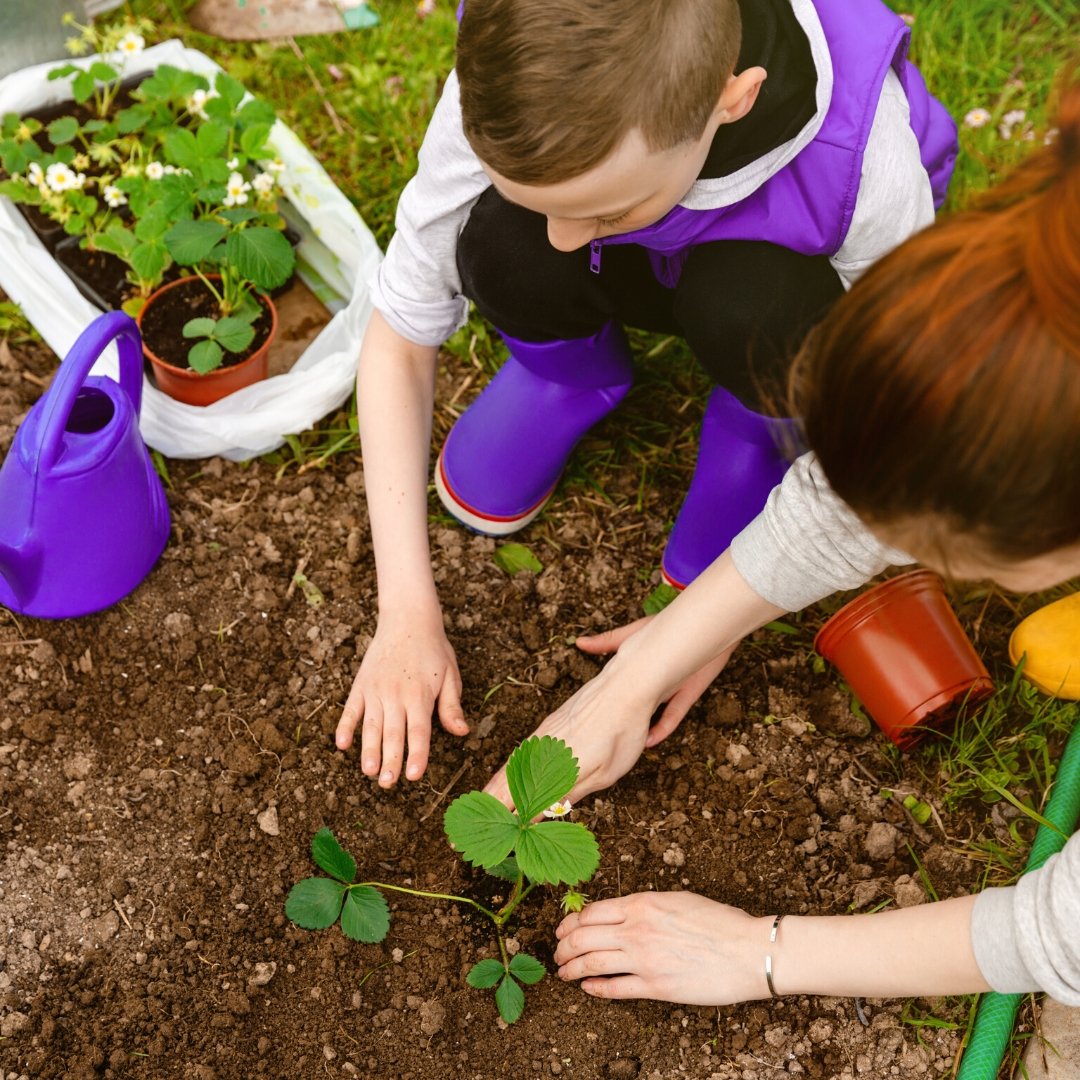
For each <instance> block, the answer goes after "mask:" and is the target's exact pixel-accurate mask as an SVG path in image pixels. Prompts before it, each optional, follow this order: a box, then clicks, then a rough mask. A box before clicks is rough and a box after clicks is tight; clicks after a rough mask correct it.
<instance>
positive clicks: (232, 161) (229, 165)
mask: <svg viewBox="0 0 1080 1080" xmlns="http://www.w3.org/2000/svg"><path fill="white" fill-rule="evenodd" d="M225 168H226V169H232V171H233V172H236V170H237V169H239V168H240V159H239V158H229V160H228V161H226V162H225Z"/></svg>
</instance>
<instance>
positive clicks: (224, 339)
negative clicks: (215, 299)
mask: <svg viewBox="0 0 1080 1080" xmlns="http://www.w3.org/2000/svg"><path fill="white" fill-rule="evenodd" d="M254 337H255V329H254V327H253V326H252V325H251V323H250V321H248V320H247V319H238V318H235V317H234V316H227V317H226V318H224V319H219V320H218V324H217V329H216V330H215V331H214V338H215V339H216V340H217V341H219V342H220V343H221V344H222V345H223V346H224V347H225V348H226V349H228V350H229V352H234V353H238V352H243V351H244V350H245V349H246V348H247V347H248V346H249V345H250V344H251V342H252V339H253V338H254ZM323 869H324V870H325V869H326V867H325V866H324V867H323ZM349 880H350V881H351V880H352V879H351V878H350V879H349Z"/></svg>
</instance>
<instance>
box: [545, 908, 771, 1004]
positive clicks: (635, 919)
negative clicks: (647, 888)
mask: <svg viewBox="0 0 1080 1080" xmlns="http://www.w3.org/2000/svg"><path fill="white" fill-rule="evenodd" d="M771 923H772V920H771V919H770V918H764V919H757V918H754V917H753V916H751V915H748V914H747V913H746V912H745V911H740V910H739V909H738V908H734V907H729V906H728V905H727V904H718V903H717V902H716V901H714V900H707V899H706V898H705V897H704V896H697V895H696V894H695V893H688V892H670V893H634V894H633V895H631V896H620V897H618V898H617V899H613V900H599V901H597V902H596V903H595V904H589V905H588V906H587V907H586V908H585V909H584V910H583V911H581V912H580V913H576V914H573V915H567V917H566V918H565V919H563V921H562V922H561V923H560V924H559V926H558V927H557V929H556V931H555V936H556V937H557V938H558V939H559V945H558V948H556V950H555V962H556V963H557V964H558V965H559V978H561V979H566V980H572V979H581V980H582V983H581V989H582V990H584V991H585V993H587V994H591V995H592V996H593V997H603V998H619V999H625V998H653V999H655V1000H657V1001H677V1002H681V1003H683V1004H685V1005H733V1004H735V1003H736V1002H739V1001H752V1000H755V999H757V998H767V997H769V988H768V984H767V983H766V981H765V954H766V953H767V952H768V951H769V944H768V941H769V930H770V927H771Z"/></svg>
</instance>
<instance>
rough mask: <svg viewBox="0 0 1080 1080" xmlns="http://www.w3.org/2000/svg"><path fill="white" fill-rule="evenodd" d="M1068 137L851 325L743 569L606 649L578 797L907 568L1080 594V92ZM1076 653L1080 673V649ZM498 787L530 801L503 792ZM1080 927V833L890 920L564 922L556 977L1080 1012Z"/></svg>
mask: <svg viewBox="0 0 1080 1080" xmlns="http://www.w3.org/2000/svg"><path fill="white" fill-rule="evenodd" d="M1058 127H1059V134H1058V137H1057V139H1056V141H1055V142H1054V143H1053V144H1052V145H1050V146H1047V147H1044V148H1042V149H1041V150H1039V151H1038V152H1036V153H1035V154H1034V155H1032V157H1031V158H1030V159H1029V160H1028V161H1027V162H1026V163H1025V164H1024V165H1023V166H1021V167H1020V168H1019V169H1018V170H1017V171H1016V172H1015V173H1014V174H1013V175H1012V177H1011V178H1010V179H1009V180H1007V181H1006V182H1005V183H1003V184H1002V185H1001V186H1000V187H998V188H997V189H996V190H995V191H994V192H993V193H992V194H991V195H990V196H989V197H988V198H986V199H985V201H984V202H983V203H982V204H980V205H979V206H978V207H977V208H976V209H974V210H971V211H968V212H965V213H962V214H957V215H954V216H952V217H949V218H947V219H944V220H942V221H940V222H939V223H938V224H936V225H934V226H932V227H931V228H929V229H927V230H926V231H924V232H922V233H920V234H919V235H917V236H915V237H914V238H913V239H911V240H909V241H908V242H907V243H905V244H904V245H903V246H902V247H901V248H899V249H897V250H896V251H894V252H893V253H892V254H891V255H889V256H887V257H886V258H885V259H884V260H882V261H881V262H880V263H879V264H877V265H876V266H875V267H874V268H872V269H871V270H870V271H869V272H868V273H867V274H866V275H865V277H864V278H863V279H862V280H861V281H860V282H858V283H857V284H856V286H855V287H854V288H853V289H852V291H851V292H850V293H849V294H848V295H847V296H846V297H845V298H844V299H843V300H842V301H841V302H840V303H839V305H838V306H837V307H836V308H835V309H834V311H833V313H832V314H831V315H830V316H829V317H828V318H827V320H826V322H825V323H824V324H823V325H822V327H821V328H820V330H819V332H818V333H817V334H816V335H815V336H814V338H813V340H812V341H811V342H809V343H808V345H807V347H806V348H805V349H804V352H803V356H802V363H801V365H800V370H801V376H800V378H799V379H798V405H799V408H800V410H801V415H802V416H803V417H804V418H805V429H806V437H807V441H808V445H809V446H810V447H812V449H813V451H814V452H813V453H811V454H808V455H806V456H804V457H802V458H800V459H799V460H798V461H797V462H796V463H795V464H794V465H793V466H792V468H791V469H790V470H789V472H788V474H787V477H786V478H785V480H784V482H783V483H782V484H781V485H780V487H778V488H777V489H776V490H775V491H774V492H773V494H772V496H771V497H770V500H769V504H768V506H767V507H766V509H765V511H764V512H763V513H762V515H761V516H760V517H759V518H757V519H756V520H755V521H754V522H753V523H752V524H751V525H750V526H748V527H747V529H745V530H744V531H743V532H742V533H740V534H739V536H738V537H736V539H735V541H734V542H733V543H732V546H731V548H730V550H729V551H728V552H726V553H725V554H724V555H723V556H721V558H720V559H718V560H717V561H716V562H715V563H714V564H713V565H712V566H711V567H710V568H709V569H708V570H707V571H706V572H705V573H704V574H703V575H702V576H701V577H700V578H699V579H698V580H697V581H695V582H694V584H693V585H691V586H690V588H688V589H687V590H686V592H685V593H683V594H682V595H681V596H680V597H679V598H678V599H677V600H676V601H675V602H674V603H673V604H671V605H670V606H669V607H668V608H667V609H666V610H665V611H664V612H662V613H661V614H660V615H659V616H657V617H656V618H655V619H653V620H652V621H651V622H648V623H647V625H645V623H644V621H643V622H642V623H637V624H634V625H633V626H631V627H627V628H624V629H622V630H619V631H615V632H613V633H611V634H609V635H602V636H601V637H599V638H592V639H583V640H582V642H581V644H582V647H583V648H585V649H586V650H587V651H591V652H596V653H599V652H610V651H613V650H615V649H618V654H617V655H616V656H615V657H614V658H613V659H612V660H611V662H610V663H609V664H608V665H607V666H606V667H605V669H604V670H603V671H602V672H601V674H600V675H598V676H597V677H596V678H595V679H593V680H592V681H591V682H590V683H588V684H586V685H585V686H584V687H582V688H581V690H579V691H578V693H577V694H575V695H574V697H573V698H571V699H570V700H569V701H568V702H567V703H566V704H565V705H563V706H562V708H560V709H559V710H558V711H557V712H555V713H553V714H552V715H551V716H550V717H548V718H547V720H545V721H544V723H543V725H542V726H541V728H540V732H541V733H544V734H550V735H555V736H559V737H561V738H563V739H565V740H566V741H567V742H569V743H570V744H571V745H572V746H573V747H574V750H575V753H576V754H577V755H578V758H579V761H580V763H581V776H580V779H579V783H578V786H577V788H576V789H575V791H574V792H572V793H571V797H572V798H580V797H581V796H582V795H584V794H587V793H589V792H591V791H596V790H598V789H600V788H602V787H604V786H606V785H608V784H611V783H613V782H614V781H615V780H617V779H618V778H619V777H620V776H622V775H623V774H624V773H625V772H626V771H627V770H628V769H629V768H630V766H631V765H632V764H633V763H634V761H636V760H637V758H638V756H639V755H640V753H641V751H642V749H643V748H644V747H645V746H646V745H655V744H656V743H657V742H659V741H660V740H661V739H662V738H664V737H665V736H666V735H667V734H669V733H670V731H672V730H673V729H674V728H675V727H676V726H677V724H678V723H679V721H680V720H681V718H682V716H683V715H684V714H685V712H686V710H687V709H688V708H689V706H690V704H691V703H692V702H693V701H694V700H696V698H697V696H698V695H699V694H700V692H701V690H702V689H703V688H704V686H705V685H707V683H708V682H709V681H710V680H711V679H712V678H713V677H714V676H715V674H716V673H717V672H718V671H719V670H720V668H722V667H723V664H724V663H725V662H726V660H727V657H728V656H729V655H730V651H731V649H733V648H734V646H735V644H736V643H737V642H738V641H739V640H740V639H741V638H742V637H743V636H745V635H746V634H747V633H748V632H750V631H751V630H753V629H754V628H756V627H758V626H761V625H762V624H764V623H765V622H767V621H768V620H770V619H772V618H775V617H777V616H778V615H780V614H781V613H783V612H785V611H789V610H795V609H798V608H801V607H804V606H806V605H807V604H810V603H813V602H814V601H816V600H818V599H821V598H822V597H823V596H826V595H828V594H829V593H830V592H833V591H835V590H838V589H846V588H853V587H855V586H858V585H860V584H862V583H863V582H865V581H866V580H867V579H868V578H870V577H872V576H873V575H874V574H876V573H878V572H879V571H881V570H882V569H884V568H885V567H886V566H887V565H889V564H898V563H907V562H920V563H922V564H923V565H926V566H929V567H931V568H933V569H936V570H938V571H940V572H941V573H943V574H946V575H948V576H950V577H953V578H971V579H990V580H993V581H995V582H996V583H998V584H999V585H1001V586H1002V587H1004V588H1006V589H1010V590H1013V591H1017V592H1030V591H1036V590H1040V589H1046V588H1049V587H1051V586H1052V585H1055V584H1057V583H1060V582H1063V581H1068V580H1069V579H1071V578H1074V577H1077V576H1080V82H1077V81H1076V80H1075V78H1074V79H1073V80H1072V81H1071V82H1070V84H1069V85H1068V86H1067V89H1066V90H1065V92H1064V93H1063V95H1062V99H1061V103H1060V108H1059V119H1058ZM1059 644H1061V645H1062V649H1061V652H1062V654H1063V656H1064V657H1065V660H1066V661H1067V662H1069V661H1071V662H1072V663H1073V664H1074V665H1080V641H1078V640H1076V635H1075V633H1073V636H1072V639H1071V640H1066V641H1064V642H1059ZM1062 674H1065V672H1063V673H1062ZM665 701H666V702H667V703H668V704H667V706H666V709H665V712H664V714H663V715H662V716H661V718H660V720H659V721H658V723H657V724H656V725H655V726H654V727H653V728H652V729H651V730H650V728H649V718H650V717H651V716H652V715H653V712H654V710H655V709H656V708H657V707H658V705H659V704H660V703H661V702H665ZM488 790H489V791H491V792H493V793H494V794H496V795H498V796H499V797H501V798H503V799H508V793H507V791H506V786H505V781H504V778H503V775H502V774H501V773H500V774H499V775H498V776H496V777H495V778H494V779H493V780H492V782H491V783H490V784H489V786H488ZM1078 926H1080V837H1075V838H1073V839H1072V840H1071V841H1070V842H1069V843H1068V844H1067V845H1066V847H1065V849H1064V850H1063V851H1062V852H1061V853H1060V854H1059V855H1057V856H1055V857H1053V858H1052V859H1051V860H1049V861H1048V862H1047V863H1046V864H1045V865H1044V866H1043V868H1042V869H1040V870H1039V871H1037V872H1035V873H1032V874H1029V875H1027V876H1025V877H1024V878H1023V879H1022V880H1021V881H1020V883H1019V884H1018V885H1016V886H1013V887H1011V888H1005V889H989V890H986V891H985V892H983V893H982V894H981V895H979V896H978V897H963V898H957V899H951V900H945V901H942V902H939V903H933V904H927V905H923V906H920V907H916V908H909V909H905V910H899V911H889V912H880V913H877V914H874V915H860V916H827V917H812V916H802V917H797V916H789V917H787V918H785V919H784V920H783V922H782V923H780V921H779V919H778V918H775V917H772V916H770V917H766V918H753V917H751V916H750V915H748V914H746V913H745V912H742V911H739V910H738V909H736V908H732V907H728V906H726V905H722V904H717V903H715V902H713V901H710V900H708V899H706V898H704V897H700V896H695V895H693V894H689V893H668V894H656V893H649V894H641V895H636V896H627V897H620V898H618V899H613V900H603V901H600V902H598V903H595V904H592V905H590V906H589V907H587V908H586V909H585V910H584V911H583V912H582V913H581V914H576V915H570V916H568V917H567V918H566V919H565V920H564V921H563V922H562V924H561V925H560V926H559V929H558V937H559V945H558V949H557V951H556V954H555V958H556V960H557V961H558V963H559V964H560V969H559V973H560V975H561V976H562V977H563V978H565V979H583V982H582V988H583V989H584V990H585V991H586V992H588V993H590V994H593V995H596V996H600V997H610V998H629V997H652V998H659V999H663V1000H671V1001H680V1002H687V1003H692V1004H727V1003H732V1002H736V1001H742V1000H747V999H752V998H761V997H768V996H769V995H770V993H772V994H774V995H780V994H788V993H816V994H831V995H862V996H892V995H904V996H909V995H924V994H932V995H940V994H957V993H967V992H975V991H983V990H987V989H991V988H992V989H995V990H999V991H1004V992H1016V991H1029V990H1045V991H1048V992H1050V993H1052V994H1053V995H1054V996H1055V997H1056V998H1058V1000H1060V1001H1063V1002H1066V1003H1069V1004H1074V1005H1080V933H1078V932H1077V929H1076V928H1077V927H1078ZM913 942H918V943H919V947H918V948H913V947H912V944H913ZM766 958H768V961H767V963H766Z"/></svg>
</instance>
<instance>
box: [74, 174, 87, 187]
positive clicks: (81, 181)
mask: <svg viewBox="0 0 1080 1080" xmlns="http://www.w3.org/2000/svg"><path fill="white" fill-rule="evenodd" d="M71 186H72V187H73V188H74V189H75V190H76V191H82V189H83V188H84V187H85V186H86V173H76V174H75V182H74V183H73V184H72V185H71Z"/></svg>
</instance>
